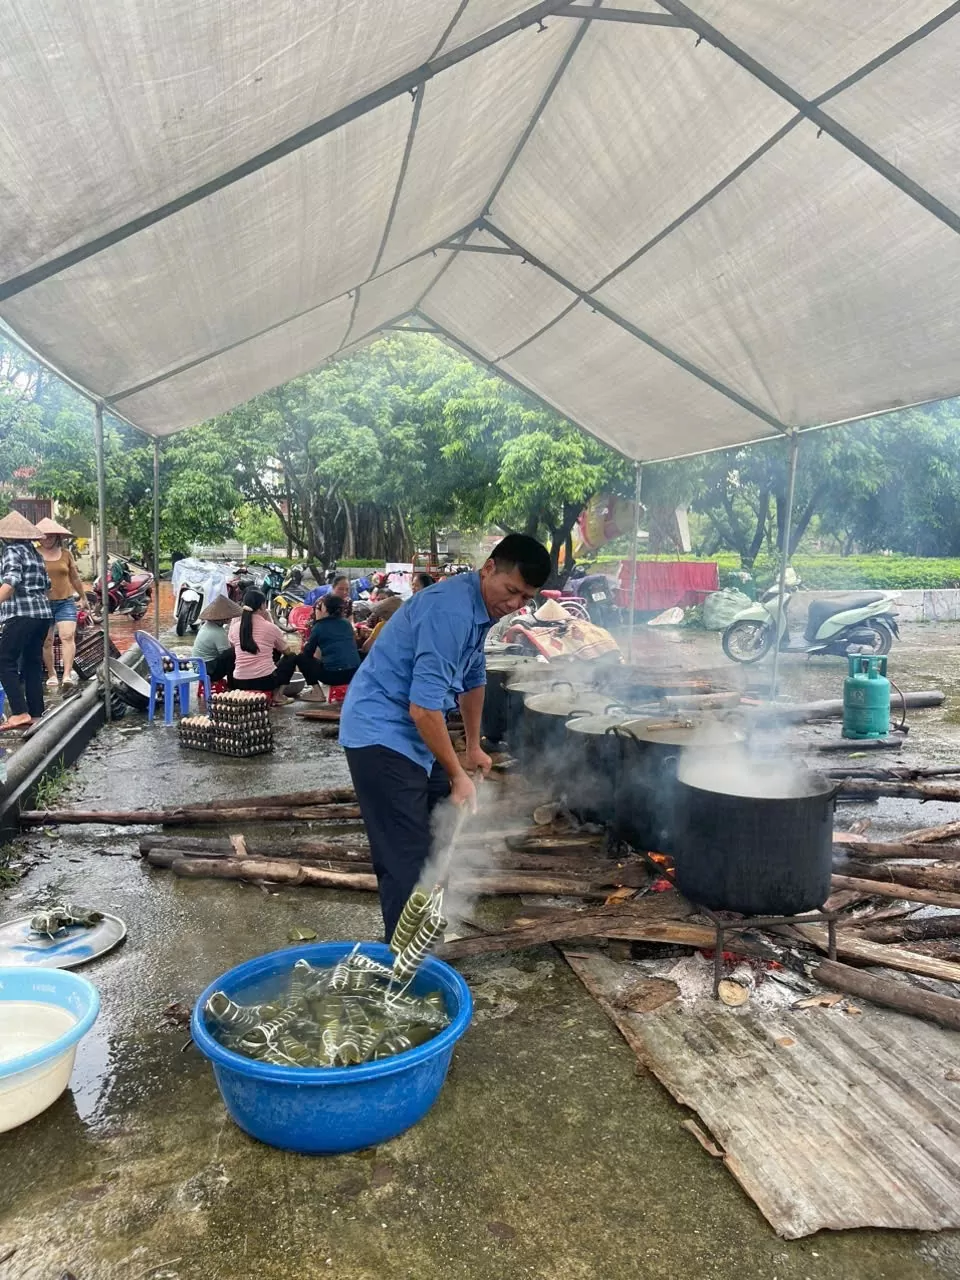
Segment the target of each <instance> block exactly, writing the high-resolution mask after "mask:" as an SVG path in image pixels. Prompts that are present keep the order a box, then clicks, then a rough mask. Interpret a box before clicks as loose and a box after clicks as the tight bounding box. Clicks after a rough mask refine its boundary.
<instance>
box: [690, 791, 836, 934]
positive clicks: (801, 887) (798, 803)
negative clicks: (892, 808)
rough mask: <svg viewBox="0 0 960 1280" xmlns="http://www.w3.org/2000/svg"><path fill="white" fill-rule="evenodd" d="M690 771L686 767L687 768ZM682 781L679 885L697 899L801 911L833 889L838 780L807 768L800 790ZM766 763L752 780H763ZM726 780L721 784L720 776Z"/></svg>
mask: <svg viewBox="0 0 960 1280" xmlns="http://www.w3.org/2000/svg"><path fill="white" fill-rule="evenodd" d="M684 774H685V775H686V770H684ZM696 776H697V782H698V785H691V783H689V782H686V781H682V780H678V782H677V784H676V797H677V798H676V842H675V850H674V861H675V865H676V875H677V888H678V889H679V890H680V892H681V893H682V894H683V895H684V897H686V898H688V899H689V900H690V901H691V902H694V903H698V904H699V905H701V906H704V907H710V908H712V909H713V910H715V911H736V912H739V913H740V914H741V915H748V916H765V915H785V916H789V915H797V914H798V913H800V912H802V911H811V910H813V909H815V908H817V907H821V906H822V905H823V903H824V902H826V900H827V898H828V897H829V896H830V876H831V871H832V864H833V810H834V803H835V799H836V794H837V786H836V784H835V783H833V782H831V781H829V780H828V779H827V778H824V777H822V776H821V775H820V774H815V773H804V774H803V775H801V777H800V781H799V785H798V786H797V787H795V788H791V790H792V791H795V792H797V793H798V794H784V795H770V794H764V795H743V794H735V793H733V792H731V791H729V790H719V789H716V790H715V789H713V788H712V787H711V786H710V783H709V770H708V769H703V770H699V769H698V771H697V775H696ZM762 781H763V777H762V767H760V768H758V769H757V773H756V776H755V777H754V779H753V780H752V784H753V785H756V786H757V790H758V791H760V790H766V789H765V788H763V786H762ZM718 785H722V784H718Z"/></svg>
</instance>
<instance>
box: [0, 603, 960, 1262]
mask: <svg viewBox="0 0 960 1280" xmlns="http://www.w3.org/2000/svg"><path fill="white" fill-rule="evenodd" d="M656 644H657V646H658V647H659V648H662V649H664V650H665V651H666V653H667V655H668V657H669V660H670V661H671V662H674V661H676V662H678V663H683V664H684V665H689V666H704V665H717V666H720V665H721V664H722V663H723V659H722V657H721V656H720V655H719V642H718V641H717V640H716V638H715V637H706V636H702V635H699V636H696V635H693V634H690V633H680V634H679V635H678V636H676V637H675V638H669V639H668V638H666V637H664V638H662V639H658V640H657V641H656ZM727 669H728V670H731V669H730V668H729V666H728V668H727ZM891 670H892V672H893V671H894V670H895V673H896V677H897V678H898V682H899V680H900V677H902V680H903V684H904V687H908V688H920V687H929V686H932V685H937V686H939V687H941V688H944V689H945V690H947V691H948V692H950V693H951V694H952V695H953V696H952V698H951V704H950V705H948V707H947V708H946V709H944V710H937V711H933V712H929V711H928V712H922V713H917V714H916V715H915V716H912V717H911V719H912V720H913V722H914V725H915V728H914V732H913V733H912V734H911V736H910V739H909V746H908V748H907V749H906V750H905V752H904V757H905V758H907V759H911V760H917V761H919V760H920V759H921V758H923V759H928V758H937V759H940V758H948V757H952V756H953V755H955V754H960V753H958V752H957V744H958V741H960V697H958V696H957V695H958V694H960V628H957V627H921V626H917V627H912V628H910V629H908V630H907V633H906V635H905V638H904V643H903V645H902V646H900V647H898V649H896V650H895V652H894V657H893V660H892V663H891ZM741 674H745V673H741ZM758 674H759V673H757V672H750V673H749V674H748V679H749V680H751V681H753V680H754V679H755V678H756V676H757V675H758ZM843 674H844V667H843V664H842V663H840V662H838V661H837V660H834V659H827V660H820V661H819V662H818V663H817V664H816V665H814V664H810V665H809V666H808V665H807V664H805V663H804V662H802V661H801V660H798V659H796V658H788V659H787V660H786V662H785V664H784V690H785V691H786V692H788V693H790V694H792V695H796V696H804V697H805V696H810V697H826V696H833V695H835V694H836V695H837V696H839V689H840V683H841V681H842V678H843ZM291 712H292V708H287V709H284V710H282V711H278V712H275V713H274V716H275V723H276V726H277V729H278V741H279V746H278V750H277V752H276V753H275V754H274V755H273V756H270V757H263V758H260V759H258V760H254V761H245V760H228V759H220V758H207V757H204V756H202V755H194V754H191V753H182V752H180V751H179V749H178V747H177V745H176V740H175V736H174V733H173V732H172V731H169V730H165V729H164V728H163V727H162V726H159V725H158V726H154V727H151V728H146V727H143V728H140V726H141V725H143V720H142V719H141V717H139V716H135V715H133V714H131V715H129V716H127V717H126V718H125V720H124V721H122V722H120V724H118V725H117V726H114V727H112V728H109V729H107V730H104V731H103V732H102V733H101V735H100V737H99V739H98V740H97V741H96V742H95V743H94V745H93V746H92V747H91V749H90V750H89V751H88V753H87V755H86V756H85V757H84V759H83V761H82V762H81V764H80V766H79V768H78V769H77V770H76V771H75V774H74V776H73V779H72V781H71V783H70V784H69V788H68V791H67V793H66V794H65V795H64V797H63V799H64V800H65V801H66V802H68V803H70V804H75V805H86V806H90V807H100V806H108V807H115V808H127V807H134V806H139V805H144V804H146V805H153V804H160V803H164V802H171V801H176V800H183V799H185V798H188V799H189V800H191V801H198V800H203V799H204V798H206V797H211V798H212V797H214V796H217V795H222V794H224V793H225V792H226V793H228V792H229V791H230V790H231V789H233V788H236V790H237V791H238V793H241V792H242V793H244V794H250V793H252V792H269V791H274V792H283V791H290V790H294V789H295V788H296V787H298V786H306V787H316V786H323V785H336V784H339V783H342V782H343V781H345V780H346V770H345V766H344V762H343V758H342V755H341V754H340V752H339V750H338V749H337V748H336V747H335V745H333V744H331V743H329V742H325V741H323V740H321V739H320V738H319V736H318V735H317V733H316V729H315V727H313V726H310V725H307V724H305V723H303V722H300V721H294V719H293V716H292V714H291ZM828 732H829V734H830V736H833V731H828ZM952 810H953V806H945V805H937V806H933V805H930V806H926V807H925V808H924V809H923V810H921V809H920V808H919V806H917V805H915V804H910V803H909V802H906V803H898V802H894V801H884V802H881V805H877V806H871V807H867V806H863V807H861V808H858V809H856V810H852V809H849V808H848V809H845V810H844V811H843V812H842V814H841V825H845V824H846V822H847V821H848V820H849V819H851V818H852V817H853V816H855V815H856V814H860V813H864V814H868V815H869V816H871V817H872V819H873V822H874V827H875V829H878V830H879V829H889V830H896V829H901V830H902V829H904V827H905V826H910V825H921V824H922V823H933V822H936V821H939V820H945V819H946V818H948V817H952V816H954V813H953V811H952ZM137 835H138V833H137V832H136V831H135V830H131V829H119V828H117V829H111V830H107V829H105V828H97V827H88V828H83V827H74V828H70V827H63V828H60V829H59V831H51V832H47V833H43V832H41V833H35V834H32V835H30V836H29V837H25V838H22V839H21V840H20V841H18V842H17V849H16V852H17V855H18V856H24V857H26V858H27V859H28V860H34V861H35V863H36V865H34V866H33V867H32V868H31V869H30V871H29V872H28V874H27V876H26V877H25V878H24V879H23V880H22V881H21V882H20V884H19V885H18V886H16V887H15V888H13V889H12V890H10V891H8V892H6V893H5V894H3V895H2V898H0V915H2V917H3V918H9V917H11V916H13V915H16V914H21V913H22V912H24V911H27V910H29V909H30V908H31V906H33V905H34V904H35V903H37V902H41V901H48V900H49V898H50V896H51V895H55V896H57V897H60V896H62V897H66V898H68V899H69V898H75V899H78V900H81V901H86V902H91V903H96V904H97V905H103V906H106V908H107V909H108V910H112V911H115V912H116V913H117V914H118V915H120V916H122V917H123V918H124V919H125V920H126V922H127V925H128V929H129V937H128V940H127V942H126V944H125V945H124V946H123V947H122V948H121V949H119V950H118V951H117V952H115V953H114V954H112V955H110V956H107V957H105V958H103V959H102V960H100V961H98V962H95V963H94V964H92V965H90V966H88V967H87V968H86V969H85V970H83V972H84V973H85V974H86V975H87V976H88V977H90V978H91V980H93V981H94V982H95V983H96V984H97V986H98V987H99V989H100V992H101V996H102V1007H103V1012H102V1014H101V1017H100V1020H99V1022H98V1023H97V1025H96V1028H95V1030H94V1032H93V1033H92V1034H91V1035H90V1036H89V1037H88V1038H87V1039H86V1040H85V1041H84V1043H83V1044H82V1046H81V1049H80V1052H79V1054H78V1058H77V1070H76V1073H75V1076H74V1079H73V1083H72V1086H71V1089H70V1090H69V1091H68V1092H67V1093H66V1094H65V1095H64V1096H63V1097H62V1098H61V1099H60V1100H59V1102H58V1103H57V1104H56V1105H55V1106H54V1107H52V1108H51V1109H50V1110H49V1111H47V1112H46V1113H45V1114H43V1115H41V1116H39V1117H38V1118H37V1119H36V1120H34V1121H32V1122H31V1123H30V1124H28V1125H26V1126H24V1127H22V1128H21V1129H19V1130H17V1131H15V1132H13V1133H9V1134H4V1135H0V1258H4V1257H5V1255H6V1254H7V1251H8V1250H9V1249H12V1248H15V1249H16V1252H15V1253H14V1254H13V1255H12V1256H11V1257H9V1258H8V1259H7V1260H6V1261H5V1262H3V1263H0V1280H57V1278H58V1277H60V1276H61V1275H62V1274H63V1273H64V1272H65V1271H69V1272H71V1273H72V1274H73V1275H74V1276H75V1277H76V1278H77V1280H174V1278H177V1280H201V1278H202V1280H234V1278H245V1277H253V1276H258V1277H265V1278H267V1280H271V1278H274V1277H276V1278H279V1277H283V1278H284V1280H301V1278H303V1280H306V1278H307V1277H310V1278H311V1280H312V1278H313V1277H316V1276H318V1275H326V1274H331V1275H336V1276H340V1277H344V1278H345V1280H408V1278H409V1280H433V1277H440V1276H444V1277H457V1278H458V1280H460V1278H461V1277H463V1278H464V1280H475V1278H476V1280H486V1278H487V1277H490V1278H491V1280H494V1278H496V1280H501V1278H503V1277H513V1276H531V1277H538V1278H540V1280H593V1278H594V1277H597V1278H598V1280H599V1278H600V1277H604V1278H612V1280H620V1278H621V1277H623V1278H624V1280H626V1278H627V1277H631V1278H632V1277H644V1278H645V1280H646V1278H648V1277H649V1278H650V1280H661V1278H662V1280H675V1278H676V1277H679V1276H685V1275H691V1276H698V1277H708V1278H713V1277H716V1278H717V1280H721V1278H722V1280H731V1278H732V1277H737V1278H738V1280H741V1278H742V1280H774V1278H778V1280H808V1278H809V1280H935V1278H937V1277H943V1276H950V1277H957V1276H960V1240H958V1238H957V1236H950V1235H941V1236H931V1237H923V1236H918V1235H914V1234H909V1233H884V1232H875V1231H873V1232H872V1231H857V1232H849V1233H842V1234H822V1235H818V1236H816V1237H812V1238H810V1239H808V1240H804V1241H796V1242H784V1241H782V1240H779V1239H778V1238H777V1237H776V1236H775V1235H774V1234H773V1232H772V1231H771V1230H770V1228H769V1227H768V1226H767V1225H766V1223H765V1222H764V1220H763V1219H762V1218H761V1216H760V1214H759V1213H758V1212H757V1210H756V1209H755V1208H754V1206H753V1204H752V1203H751V1202H750V1201H749V1200H748V1199H747V1198H746V1197H745V1196H744V1195H743V1193H742V1192H741V1191H740V1189H739V1188H738V1187H737V1185H736V1183H735V1182H734V1181H733V1179H732V1178H731V1177H730V1175H729V1174H728V1173H727V1172H726V1171H725V1169H724V1168H723V1166H722V1164H720V1162H718V1161H715V1160H712V1159H711V1158H710V1157H709V1156H708V1155H707V1154H706V1153H705V1152H704V1151H703V1150H702V1149H701V1148H700V1147H699V1145H698V1144H697V1143H696V1142H695V1141H694V1140H693V1138H692V1137H691V1136H690V1135H689V1134H688V1133H687V1132H686V1131H685V1130H683V1129H682V1128H681V1127H680V1122H681V1120H682V1119H683V1118H684V1116H685V1115H686V1114H687V1113H686V1112H685V1111H684V1109H683V1108H681V1107H678V1106H677V1105H676V1104H675V1103H674V1102H673V1101H672V1100H671V1099H670V1098H669V1097H668V1095H667V1094H666V1093H665V1092H664V1090H663V1089H661V1087H660V1086H659V1085H658V1084H657V1082H656V1081H655V1080H654V1079H652V1078H650V1077H647V1076H643V1075H640V1074H638V1071H637V1064H636V1060H635V1058H634V1055H633V1053H632V1052H631V1051H630V1050H629V1049H628V1048H627V1046H626V1044H625V1043H624V1042H623V1041H622V1040H621V1038H620V1036H619V1034H618V1033H617V1032H616V1030H615V1029H614V1028H613V1027H612V1025H611V1024H610V1023H609V1022H608V1021H607V1019H606V1017H605V1016H604V1015H603V1013H602V1012H601V1011H600V1009H599V1008H598V1006H597V1005H596V1004H595V1002H594V1001H593V1000H592V999H591V998H590V997H589V996H588V995H587V993H586V991H585V990H584V989H583V988H582V987H581V985H580V984H579V982H578V981H577V980H576V979H575V978H574V976H573V974H572V973H571V972H570V971H569V969H568V968H567V967H566V965H565V964H564V962H563V960H562V958H561V957H560V956H559V953H557V952H556V951H554V950H553V949H552V948H544V949H542V950H540V951H537V952H529V953H524V954H522V955H518V956H507V957H494V958H491V959H490V960H489V961H486V962H474V963H471V964H469V965H465V966H464V972H465V974H466V976H467V978H468V980H469V981H470V984H471V987H472V989H473V992H474V996H475V999H476V1009H477V1015H476V1020H475V1023H474V1025H473V1026H472V1028H471V1029H470V1031H469V1032H468V1034H467V1036H466V1037H465V1038H464V1040H463V1041H462V1042H461V1044H460V1046H459V1047H458V1049H457V1052H456V1054H455V1058H454V1065H453V1068H452V1070H451V1074H450V1077H449V1079H448V1081H447V1084H446V1086H445V1088H444V1090H443V1092H442V1094H441V1097H440V1099H439V1101H438V1103H437V1105H436V1106H435V1107H434V1109H433V1110H432V1111H431V1112H430V1113H429V1115H428V1116H427V1117H426V1118H425V1119H424V1120H423V1121H422V1122H421V1123H420V1124H419V1125H418V1126H416V1127H415V1128H414V1129H412V1130H411V1131H409V1132H408V1133H406V1134H404V1135H402V1136H401V1137H400V1138H398V1139H397V1140H395V1141H394V1142H392V1143H389V1144H386V1145H384V1146H383V1147H381V1148H378V1149H377V1150H375V1151H367V1152H362V1153H359V1154H357V1155H351V1156H342V1157H336V1158H307V1157H300V1156H295V1155H291V1154H287V1153H282V1152H279V1151H274V1150H271V1149H269V1148H267V1147H263V1146H261V1145H259V1144H257V1143H255V1142H253V1141H252V1140H251V1139H249V1138H247V1137H246V1136H245V1135H244V1134H243V1133H241V1132H240V1131H239V1130H238V1129H237V1128H236V1127H235V1126H234V1125H233V1124H232V1123H231V1122H230V1121H229V1120H228V1119H227V1118H226V1115H225V1112H224V1109H223V1107H222V1104H221V1102H220V1099H219V1095H218V1093H217V1090H216V1087H215V1084H214V1081H213V1076H212V1073H211V1071H210V1069H209V1067H208V1066H207V1064H206V1062H205V1061H204V1060H203V1059H201V1058H200V1057H199V1055H198V1054H197V1053H196V1052H195V1051H194V1050H192V1049H185V1048H184V1045H185V1041H186V1032H185V1031H184V1030H183V1028H182V1027H178V1026H176V1025H172V1024H170V1023H169V1022H168V1021H167V1020H166V1019H165V1018H164V1014H163V1011H164V1009H165V1008H166V1007H167V1006H168V1005H169V1004H170V1003H171V1002H173V1001H181V1002H183V1003H184V1004H186V1005H189V1004H190V1003H191V1002H192V1000H193V999H194V997H195V996H196V995H197V993H198V992H199V991H200V990H201V989H202V988H203V987H204V986H205V985H206V984H207V983H208V982H209V981H211V980H212V979H213V978H215V977H216V976H217V975H218V974H220V973H222V972H223V971H224V970H226V969H228V968H230V967H231V966H233V965H234V964H237V963H239V962H240V961H242V960H244V959H247V958H249V957H251V956H254V955H257V954H259V953H262V952H264V951H268V950H271V949H274V948H276V947H278V946H282V945H284V944H285V942H286V935H287V932H288V930H289V929H290V928H291V927H293V926H295V925H306V926H310V927H311V928H313V929H315V930H316V931H317V932H318V934H319V935H320V936H321V937H323V938H344V939H352V938H360V937H374V936H377V932H378V928H379V917H378V912H377V909H376V903H375V901H374V899H373V897H372V896H371V895H359V894H353V895H351V894H344V893H333V892H325V891H318V890H306V889H284V890H281V891H279V892H278V893H275V894H266V893H264V892H263V891H262V890H260V889H258V888H253V887H248V886H241V885H239V884H236V883H231V882H218V881H185V880H178V879H175V878H174V877H173V876H171V875H170V874H169V873H166V872H160V871H150V870H148V869H147V868H145V867H144V866H143V865H142V864H141V862H140V860H139V858H137V857H136V856H135V854H136V839H137ZM271 838H274V839H282V838H283V836H282V835H281V834H280V832H279V830H278V829H277V828H274V829H273V831H272V833H271ZM489 909H490V908H483V910H489Z"/></svg>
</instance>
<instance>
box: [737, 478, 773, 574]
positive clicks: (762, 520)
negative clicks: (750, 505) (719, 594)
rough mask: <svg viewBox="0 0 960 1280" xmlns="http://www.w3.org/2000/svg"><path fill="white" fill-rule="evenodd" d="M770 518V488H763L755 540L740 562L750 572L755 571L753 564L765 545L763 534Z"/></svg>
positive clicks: (754, 535)
mask: <svg viewBox="0 0 960 1280" xmlns="http://www.w3.org/2000/svg"><path fill="white" fill-rule="evenodd" d="M769 518H770V490H769V489H761V491H760V501H759V504H758V508H757V527H756V529H755V530H754V533H753V541H752V542H751V543H750V546H749V548H748V549H747V554H746V555H745V556H743V555H742V556H741V557H740V562H741V564H742V565H743V567H744V569H746V570H747V572H748V573H752V572H753V566H754V563H755V562H756V559H757V556H758V555H759V554H760V548H761V547H762V546H763V536H764V534H765V533H766V531H767V520H768V519H769Z"/></svg>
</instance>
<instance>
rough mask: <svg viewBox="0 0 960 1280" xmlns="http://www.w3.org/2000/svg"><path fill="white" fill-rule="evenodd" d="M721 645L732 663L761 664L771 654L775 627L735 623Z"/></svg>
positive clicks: (724, 634)
mask: <svg viewBox="0 0 960 1280" xmlns="http://www.w3.org/2000/svg"><path fill="white" fill-rule="evenodd" d="M721 643H722V644H723V652H724V653H725V654H726V655H727V657H728V658H729V659H730V661H731V662H744V663H746V662H759V661H760V659H761V658H763V657H765V656H766V655H767V654H768V653H769V652H770V648H771V645H772V644H773V627H772V626H770V625H769V624H767V623H765V622H733V623H731V624H730V626H729V627H727V629H726V631H724V633H723V640H722V642H721Z"/></svg>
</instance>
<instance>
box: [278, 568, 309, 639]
mask: <svg viewBox="0 0 960 1280" xmlns="http://www.w3.org/2000/svg"><path fill="white" fill-rule="evenodd" d="M306 595H307V591H306V588H305V587H304V585H303V570H302V569H291V570H290V571H289V573H287V574H286V575H285V576H284V578H283V581H282V583H281V585H280V590H279V591H278V592H277V593H276V594H275V595H274V597H273V599H272V600H271V601H270V612H271V613H272V614H273V616H274V619H275V620H276V624H277V626H278V627H280V629H281V630H282V631H294V630H296V628H295V627H294V626H293V624H292V623H291V621H290V614H291V612H292V610H294V609H296V607H297V605H301V604H303V602H304V600H305V599H306Z"/></svg>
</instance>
